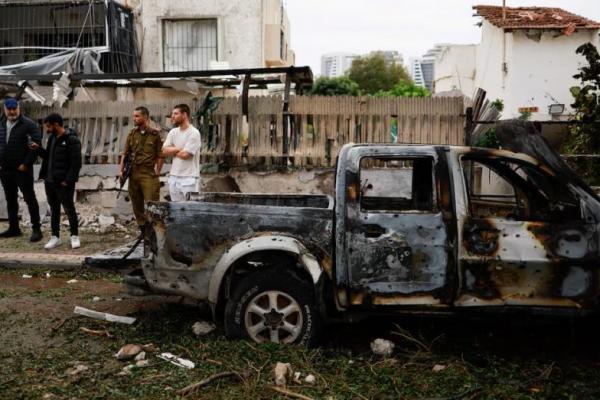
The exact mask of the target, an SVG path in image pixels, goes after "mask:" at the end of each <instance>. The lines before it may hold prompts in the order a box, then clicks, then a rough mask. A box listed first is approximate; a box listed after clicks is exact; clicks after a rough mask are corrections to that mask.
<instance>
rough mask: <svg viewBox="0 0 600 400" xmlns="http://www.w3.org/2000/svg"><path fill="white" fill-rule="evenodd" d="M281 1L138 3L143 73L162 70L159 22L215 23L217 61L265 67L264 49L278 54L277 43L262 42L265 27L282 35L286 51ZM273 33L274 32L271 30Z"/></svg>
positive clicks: (159, 0) (233, 65)
mask: <svg viewBox="0 0 600 400" xmlns="http://www.w3.org/2000/svg"><path fill="white" fill-rule="evenodd" d="M281 11H282V3H281V0H229V1H217V0H182V1H177V2H175V1H164V0H144V1H143V2H140V3H139V9H138V11H137V13H138V14H139V18H138V21H139V23H140V25H141V27H142V29H141V30H142V32H141V36H140V44H141V47H142V68H143V70H144V71H145V72H154V71H162V70H163V62H162V60H163V54H162V45H163V33H162V29H163V25H162V24H163V20H165V19H201V18H216V19H217V32H218V34H217V41H218V45H217V47H218V56H217V57H218V60H217V61H226V62H228V63H229V66H230V67H231V68H259V67H265V66H267V65H266V63H265V46H267V45H268V46H276V49H271V48H269V49H268V50H269V52H272V51H276V52H277V54H279V40H278V37H279V36H278V35H277V40H276V41H273V40H269V41H268V42H265V33H266V27H267V26H268V25H272V26H275V25H277V29H276V30H277V31H278V32H280V31H281V22H282V21H283V23H284V33H285V34H286V35H287V36H286V40H287V43H288V47H289V22H288V20H287V16H286V15H285V13H284V16H283V18H282V15H281ZM273 29H275V28H273Z"/></svg>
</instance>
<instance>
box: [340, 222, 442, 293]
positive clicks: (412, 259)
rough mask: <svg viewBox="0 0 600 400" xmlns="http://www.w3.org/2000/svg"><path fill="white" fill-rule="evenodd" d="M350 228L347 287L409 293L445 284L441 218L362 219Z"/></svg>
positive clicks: (438, 287)
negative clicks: (348, 283) (348, 281)
mask: <svg viewBox="0 0 600 400" xmlns="http://www.w3.org/2000/svg"><path fill="white" fill-rule="evenodd" d="M350 226H351V228H350V232H348V233H347V234H348V235H349V239H348V245H349V247H348V253H349V254H348V260H349V265H350V271H349V273H350V282H351V284H350V286H351V288H353V289H364V290H367V291H369V292H373V293H398V294H411V293H418V292H430V291H433V290H436V289H440V288H442V287H443V286H444V285H445V283H446V267H447V265H448V257H447V249H446V239H447V238H446V229H445V225H444V221H443V220H442V215H441V213H436V214H400V213H398V214H366V215H364V216H363V217H362V218H360V219H358V220H356V221H352V223H351V225H350Z"/></svg>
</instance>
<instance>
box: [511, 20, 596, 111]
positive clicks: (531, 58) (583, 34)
mask: <svg viewBox="0 0 600 400" xmlns="http://www.w3.org/2000/svg"><path fill="white" fill-rule="evenodd" d="M512 36H513V40H512V49H511V52H510V58H509V63H508V74H507V87H508V88H510V92H509V93H507V96H506V101H505V103H504V105H505V110H504V113H503V114H504V116H506V117H509V116H512V117H515V116H518V115H519V112H518V108H519V107H538V108H539V113H536V114H534V115H533V117H534V118H533V119H547V118H550V116H549V115H548V106H549V105H550V104H555V103H560V104H564V105H565V106H566V109H565V114H572V113H573V110H572V109H571V107H570V104H571V103H572V102H573V96H571V93H570V91H569V88H571V87H572V86H576V85H578V84H580V82H579V81H577V80H576V79H574V78H573V75H575V74H576V73H578V71H579V68H581V67H582V66H583V65H585V64H586V61H585V58H584V57H582V56H580V55H578V54H576V53H575V50H577V48H578V47H579V46H581V45H582V44H584V43H586V42H590V41H593V40H594V39H596V43H595V44H596V46H597V45H598V43H597V42H598V41H597V38H598V31H595V30H580V31H577V32H575V33H574V34H573V35H571V36H564V35H561V36H558V37H553V35H552V33H550V32H544V33H543V34H542V36H541V40H540V41H539V42H536V41H534V40H531V39H528V38H527V37H526V36H525V33H524V32H523V31H516V32H515V33H513V34H512Z"/></svg>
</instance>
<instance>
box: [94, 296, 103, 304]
mask: <svg viewBox="0 0 600 400" xmlns="http://www.w3.org/2000/svg"><path fill="white" fill-rule="evenodd" d="M100 300H102V299H100V297H98V296H94V297H93V298H92V303H97V302H99V301H100Z"/></svg>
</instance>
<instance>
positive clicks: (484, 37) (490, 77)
mask: <svg viewBox="0 0 600 400" xmlns="http://www.w3.org/2000/svg"><path fill="white" fill-rule="evenodd" d="M509 40H510V34H507V35H506V41H507V45H508V41H509ZM502 86H503V73H502V30H500V29H498V28H496V27H494V26H493V25H492V24H490V23H489V22H487V21H486V20H483V25H482V26H481V43H480V44H479V45H478V46H477V61H476V72H475V87H478V88H482V89H484V90H485V91H487V98H488V99H489V100H495V99H498V98H501V99H504V95H505V93H504V90H503V88H502Z"/></svg>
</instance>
